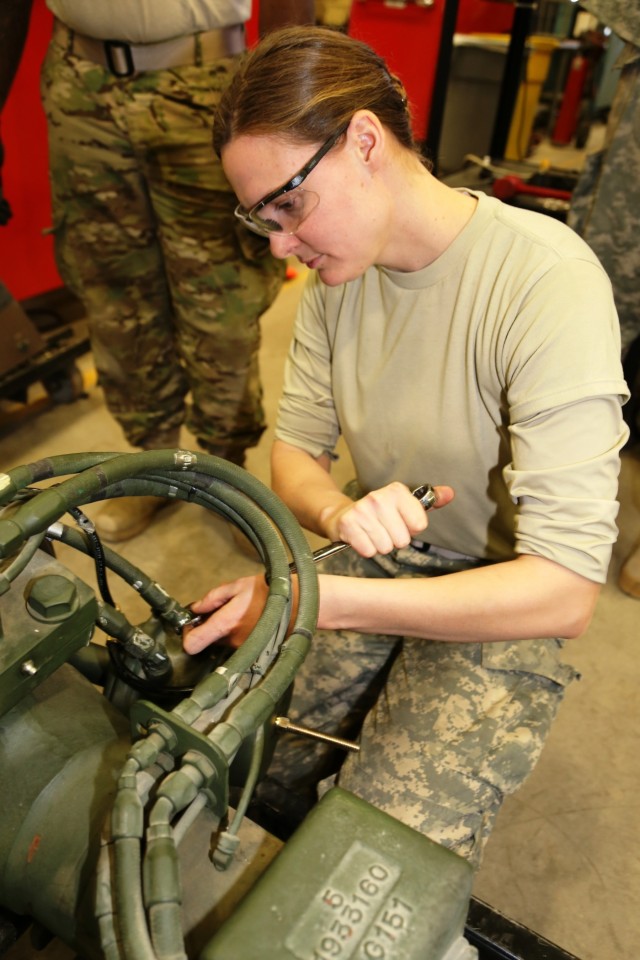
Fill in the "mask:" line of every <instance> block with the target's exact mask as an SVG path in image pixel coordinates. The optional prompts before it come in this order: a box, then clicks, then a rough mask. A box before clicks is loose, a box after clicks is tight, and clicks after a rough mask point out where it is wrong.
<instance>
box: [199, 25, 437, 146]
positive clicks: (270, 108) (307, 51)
mask: <svg viewBox="0 0 640 960" xmlns="http://www.w3.org/2000/svg"><path fill="white" fill-rule="evenodd" d="M362 109H366V110H371V111H372V112H373V113H375V114H376V116H377V117H378V119H379V120H380V121H381V122H382V123H383V124H384V125H385V126H386V127H387V128H388V129H389V130H390V131H391V133H392V134H393V135H394V136H395V137H396V138H397V140H398V141H399V142H400V143H401V144H402V145H403V146H405V147H407V148H408V149H410V150H412V151H414V152H416V153H417V152H418V148H417V146H416V144H415V141H414V139H413V134H412V131H411V117H410V114H409V110H408V107H407V97H406V93H405V91H404V87H403V86H402V83H401V82H400V80H399V79H398V78H397V77H395V76H393V75H392V74H391V73H390V72H389V70H388V68H387V66H386V64H385V62H384V60H383V59H382V58H381V57H379V56H378V54H377V53H375V52H374V51H373V50H372V49H371V48H370V47H368V46H367V45H366V44H364V43H361V42H360V41H359V40H354V39H353V38H352V37H347V36H345V35H344V34H343V33H339V32H338V31H337V30H332V29H330V28H328V27H286V28H285V29H283V30H277V31H274V32H273V33H270V34H268V35H267V36H266V38H265V39H264V40H262V41H261V42H260V43H259V44H258V45H257V46H256V47H255V48H254V49H253V50H252V51H251V52H250V53H248V54H247V55H246V57H245V58H244V60H243V62H242V63H241V65H240V67H239V69H238V71H237V73H236V74H235V76H234V78H233V79H232V81H231V83H230V85H229V86H228V87H227V89H226V90H225V92H224V93H223V95H222V98H221V101H220V105H219V107H218V109H217V112H216V117H215V121H214V128H213V145H214V149H215V151H216V153H217V154H218V156H220V152H221V150H222V148H223V147H224V146H225V145H226V144H227V143H229V141H230V140H232V139H233V138H234V137H236V136H240V135H241V134H254V135H265V134H276V135H278V136H281V137H283V138H285V139H290V140H292V141H295V142H304V143H321V142H322V141H324V140H326V139H328V138H329V137H330V136H331V134H332V133H335V132H336V130H339V129H340V127H341V126H343V125H344V124H347V123H348V122H349V120H350V119H351V117H352V116H353V114H354V113H355V112H356V110H362Z"/></svg>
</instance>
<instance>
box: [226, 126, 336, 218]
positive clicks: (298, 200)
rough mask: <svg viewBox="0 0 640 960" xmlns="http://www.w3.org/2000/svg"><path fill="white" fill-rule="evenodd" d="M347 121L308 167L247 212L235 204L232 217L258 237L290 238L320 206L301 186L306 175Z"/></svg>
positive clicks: (312, 194) (327, 149)
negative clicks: (274, 235)
mask: <svg viewBox="0 0 640 960" xmlns="http://www.w3.org/2000/svg"><path fill="white" fill-rule="evenodd" d="M350 122H351V121H350V120H349V121H348V122H347V123H345V124H343V125H342V126H341V127H340V129H339V130H338V131H337V133H334V134H333V135H332V136H331V137H329V139H328V140H327V141H326V142H325V143H323V144H322V146H321V147H320V149H319V150H318V152H317V153H314V155H313V156H312V157H311V159H310V160H309V162H308V163H305V165H304V167H302V169H301V170H299V171H298V173H296V175H295V177H292V178H291V180H288V181H287V183H285V184H284V186H282V187H278V189H277V190H274V191H273V192H272V193H268V194H267V196H266V197H263V198H262V200H259V201H258V203H256V205H255V206H253V207H251V209H250V210H245V208H244V207H243V206H242V205H241V204H238V206H237V207H236V209H235V211H234V212H235V215H236V217H237V218H238V219H239V220H242V222H243V223H244V225H245V226H246V227H248V228H249V230H253V232H254V233H258V234H260V236H262V237H269V236H271V234H274V233H275V234H279V235H280V236H291V234H293V233H295V232H296V231H297V230H298V229H299V228H300V226H301V224H302V223H303V221H304V220H306V219H307V217H308V216H309V214H310V213H311V212H312V211H313V210H315V208H316V207H317V206H318V204H319V203H320V197H319V196H318V194H317V193H314V192H313V190H306V189H305V188H304V187H302V186H301V184H302V183H304V181H305V180H306V179H307V177H308V176H309V174H310V173H311V171H312V170H313V169H315V167H317V166H318V164H319V163H320V161H321V160H322V158H323V157H324V156H326V154H327V153H328V152H329V150H331V148H332V147H333V146H335V144H336V143H337V142H338V140H339V139H340V137H341V136H342V134H343V133H345V131H346V130H347V127H348V126H349V123H350Z"/></svg>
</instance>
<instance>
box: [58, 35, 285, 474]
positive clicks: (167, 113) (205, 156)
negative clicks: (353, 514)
mask: <svg viewBox="0 0 640 960" xmlns="http://www.w3.org/2000/svg"><path fill="white" fill-rule="evenodd" d="M66 36H67V33H66V31H58V32H57V33H56V32H54V38H53V40H52V42H51V45H50V48H49V52H48V55H47V58H46V60H45V63H44V66H43V74H42V94H43V103H44V106H45V111H46V114H47V117H48V121H49V138H50V140H49V149H50V168H51V183H52V193H53V212H54V228H55V238H56V253H57V258H58V263H59V268H60V273H61V276H62V278H63V279H64V281H65V283H66V284H67V285H68V286H69V287H70V289H72V290H73V291H74V292H75V293H76V294H77V295H78V296H79V297H80V299H81V300H82V301H83V302H84V304H85V306H86V309H87V314H88V317H89V322H90V335H91V345H92V349H93V355H94V358H95V363H96V368H97V370H98V374H99V382H100V383H101V385H102V386H103V388H104V391H105V396H106V401H107V404H108V406H109V409H110V410H111V412H112V413H113V414H114V416H115V417H116V419H117V420H118V421H119V423H120V424H121V426H122V428H123V430H124V432H125V434H126V436H127V438H128V440H129V441H130V442H131V443H132V444H134V445H136V446H143V447H149V446H155V445H159V446H160V445H163V444H162V441H163V439H164V438H165V437H166V436H169V435H170V434H171V433H174V434H175V432H176V430H177V428H179V426H180V424H181V423H182V422H183V421H185V422H186V424H187V426H188V427H189V429H190V430H191V431H192V432H193V433H194V435H195V436H196V437H197V439H198V441H199V442H200V444H201V445H202V446H203V447H204V448H205V449H206V450H207V451H209V452H210V453H213V454H216V455H218V456H224V457H227V458H228V459H230V460H234V461H236V462H242V459H243V455H244V450H245V449H246V448H247V447H250V446H254V445H255V444H256V443H257V442H258V440H259V438H260V436H261V434H262V432H263V430H264V413H263V409H262V393H261V385H260V378H259V370H258V348H259V342H260V326H259V317H260V314H261V313H263V312H264V310H266V308H267V307H268V306H269V304H271V303H272V301H273V300H274V298H275V296H276V294H277V293H278V291H279V289H280V286H281V284H282V280H283V276H284V267H283V265H282V264H281V263H278V262H277V261H275V260H273V259H272V257H271V256H270V253H269V249H268V244H267V242H266V241H264V240H262V239H261V238H259V237H254V236H253V235H251V234H250V233H249V232H248V231H246V230H245V229H244V228H243V227H242V226H241V225H240V224H239V223H238V221H237V220H236V219H235V218H234V216H233V209H234V206H235V203H236V200H235V198H234V195H233V193H232V191H231V188H230V186H229V184H228V182H227V181H226V179H225V176H224V174H223V172H222V168H221V165H220V163H219V161H218V160H217V158H216V157H215V155H214V152H213V148H212V143H211V132H212V113H213V109H214V107H215V105H216V103H217V101H218V99H219V96H220V93H221V91H222V89H223V87H224V86H225V85H226V83H227V82H228V80H229V78H230V75H231V73H232V71H233V70H234V67H235V62H236V60H235V59H234V58H225V59H221V60H218V61H216V62H215V63H208V64H204V65H189V66H181V67H175V68H172V69H170V70H156V71H149V72H144V73H141V74H138V75H134V76H133V77H131V78H125V79H118V78H117V77H115V76H113V75H112V74H111V73H110V72H108V71H107V70H106V69H104V68H103V67H101V66H99V65H97V64H95V63H93V62H90V61H88V60H84V59H81V58H79V57H77V56H75V55H73V54H72V53H70V52H69V50H68V44H67V43H65V37H66ZM189 391H190V395H191V396H190V399H191V403H190V405H189V406H188V407H187V405H186V404H185V397H186V395H187V393H188V392H189ZM185 415H186V420H185Z"/></svg>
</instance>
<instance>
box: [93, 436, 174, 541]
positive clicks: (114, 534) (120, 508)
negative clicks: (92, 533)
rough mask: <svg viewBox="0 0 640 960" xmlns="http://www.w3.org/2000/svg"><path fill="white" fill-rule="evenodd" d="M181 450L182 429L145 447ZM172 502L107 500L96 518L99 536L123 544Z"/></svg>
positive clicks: (132, 498)
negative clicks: (179, 448)
mask: <svg viewBox="0 0 640 960" xmlns="http://www.w3.org/2000/svg"><path fill="white" fill-rule="evenodd" d="M179 446H180V428H177V429H172V430H168V431H166V432H162V433H158V434H156V435H154V436H153V437H150V438H149V440H148V441H146V442H145V444H144V449H145V450H174V449H177V448H178V447H179ZM171 502H172V501H171V500H167V499H165V498H164V497H119V498H118V499H114V500H107V502H106V503H105V504H104V506H103V507H102V508H101V509H100V510H99V511H98V513H97V514H96V516H95V520H94V524H95V528H96V533H97V534H98V536H99V537H101V538H102V539H103V540H105V541H106V542H107V543H121V542H122V541H123V540H130V539H131V538H132V537H137V536H138V534H140V533H143V532H144V531H145V530H146V529H147V527H148V526H149V524H150V523H151V521H152V520H153V518H154V517H155V515H156V513H157V512H158V510H162V509H163V507H166V506H167V505H168V504H169V503H171Z"/></svg>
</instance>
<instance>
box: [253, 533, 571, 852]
mask: <svg viewBox="0 0 640 960" xmlns="http://www.w3.org/2000/svg"><path fill="white" fill-rule="evenodd" d="M432 551H433V548H432ZM477 565H478V561H473V560H470V559H452V558H451V557H445V556H442V555H438V554H437V553H435V552H429V553H424V552H422V551H418V550H414V549H413V548H411V547H409V548H407V549H403V550H397V551H395V552H394V553H393V554H391V555H389V556H388V557H376V558H374V559H373V560H364V559H363V558H361V557H359V556H357V555H356V554H355V553H353V552H352V551H347V552H345V553H343V554H340V555H337V556H335V557H334V558H332V559H331V560H330V561H328V562H327V566H328V567H330V570H327V572H331V573H337V574H343V575H351V576H365V577H380V578H384V577H420V576H439V575H442V574H446V573H452V572H456V571H458V570H464V569H470V568H472V567H474V566H477ZM323 572H324V570H323ZM560 648H561V643H560V641H557V640H526V641H513V642H507V643H486V644H480V643H441V642H433V641H429V640H424V639H414V638H407V637H405V638H398V637H388V636H376V635H362V634H357V633H352V632H347V631H337V632H320V633H318V634H317V635H316V637H315V638H314V641H313V645H312V649H311V651H310V653H309V655H308V657H307V659H306V660H305V662H304V664H303V666H302V669H301V670H300V671H299V673H298V675H297V677H296V681H295V685H294V692H293V699H292V703H291V706H290V709H289V711H288V716H289V717H290V719H291V720H293V721H295V722H297V723H299V724H302V725H303V726H308V727H310V728H312V729H316V730H322V731H324V732H326V733H331V734H334V735H338V736H342V737H345V738H347V739H356V738H359V740H360V751H359V753H348V754H346V755H345V753H340V754H339V753H337V752H336V751H335V750H334V749H332V748H331V747H329V746H327V745H324V744H318V743H317V742H316V741H313V740H310V739H304V738H302V737H300V736H295V735H294V734H289V733H283V734H282V735H280V739H279V741H278V744H277V746H276V750H275V753H274V757H273V760H272V762H271V765H270V767H269V770H268V776H269V779H270V780H271V781H272V782H273V781H275V782H276V783H277V784H280V785H281V786H283V787H285V788H286V789H287V790H288V791H290V792H293V793H297V794H303V795H304V794H305V793H307V794H308V793H309V791H310V789H314V788H315V785H317V784H319V785H320V786H319V792H320V793H322V792H324V791H325V790H326V789H327V788H328V787H329V786H331V785H333V783H334V782H336V781H337V782H338V783H339V784H340V786H341V787H344V788H345V789H347V790H350V791H351V792H353V793H355V794H357V795H358V796H360V797H362V798H363V799H365V800H367V801H368V802H369V803H372V804H373V805H374V806H376V807H378V808H380V809H382V810H384V811H386V812H387V813H389V814H391V815H392V816H394V817H396V818H397V819H398V820H401V821H402V822H404V823H406V824H407V825H408V826H410V827H413V828H414V829H415V830H418V831H420V832H421V833H424V834H426V835H428V836H429V837H431V838H432V839H433V840H435V841H437V842H438V843H441V844H442V845H444V846H446V847H449V848H450V849H452V850H455V851H456V852H457V853H458V854H459V855H461V856H463V857H465V858H466V859H468V860H469V862H471V863H472V864H473V865H474V866H477V865H478V864H479V863H480V859H481V856H482V850H483V848H484V845H485V843H486V841H487V839H488V837H489V834H490V831H491V829H492V826H493V823H494V820H495V817H496V814H497V813H498V811H499V809H500V805H501V803H502V801H503V799H504V797H505V796H506V795H507V794H510V793H513V792H514V791H515V790H516V789H517V788H518V787H519V786H520V785H521V784H522V782H523V781H524V780H525V778H526V777H527V775H528V774H529V773H530V771H531V770H532V769H533V767H534V766H535V764H536V761H537V760H538V757H539V756H540V753H541V751H542V747H543V744H544V741H545V738H546V736H547V733H548V731H549V729H550V726H551V723H552V721H553V718H554V717H555V714H556V711H557V709H558V706H559V704H560V702H561V700H562V697H563V693H564V689H565V687H566V685H567V684H568V683H570V682H571V680H573V679H574V678H575V677H576V673H575V671H574V670H573V669H572V668H571V667H570V666H568V665H566V664H563V663H562V662H561V661H560V658H559V651H560ZM343 759H344V762H342V760H343ZM341 762H342V766H341V767H340V763H341ZM337 768H339V769H337ZM336 770H337V773H336Z"/></svg>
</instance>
